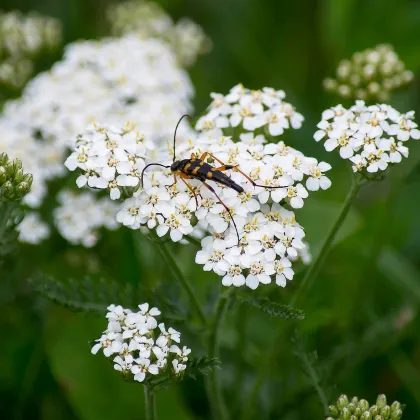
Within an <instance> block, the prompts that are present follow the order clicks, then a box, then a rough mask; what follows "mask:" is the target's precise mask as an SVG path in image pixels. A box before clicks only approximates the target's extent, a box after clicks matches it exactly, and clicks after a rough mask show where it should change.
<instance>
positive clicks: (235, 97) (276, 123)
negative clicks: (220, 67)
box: [196, 84, 304, 136]
mask: <svg viewBox="0 0 420 420" xmlns="http://www.w3.org/2000/svg"><path fill="white" fill-rule="evenodd" d="M211 97H212V98H213V102H212V103H211V104H210V106H209V109H208V112H207V114H205V115H203V116H202V117H201V118H200V119H199V120H198V121H197V125H196V129H197V130H199V131H212V130H215V129H224V128H228V127H238V126H240V125H242V126H243V128H244V129H245V130H247V131H255V130H257V129H259V128H262V127H265V128H266V130H267V133H268V134H269V135H271V136H279V135H281V134H283V132H284V130H286V129H288V128H290V127H292V128H294V129H298V128H301V126H302V122H303V120H304V118H303V116H302V114H299V113H298V112H296V110H295V108H294V107H293V106H292V105H291V104H289V103H288V102H285V101H284V98H285V97H286V94H285V93H284V91H282V90H277V91H276V90H274V89H273V88H267V87H266V88H263V89H262V90H250V89H246V88H244V87H243V86H242V85H241V84H239V85H236V86H234V87H233V88H232V89H231V90H230V92H229V93H228V94H227V95H226V96H223V95H222V94H220V93H212V94H211Z"/></svg>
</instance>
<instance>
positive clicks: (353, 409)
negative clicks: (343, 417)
mask: <svg viewBox="0 0 420 420" xmlns="http://www.w3.org/2000/svg"><path fill="white" fill-rule="evenodd" d="M347 408H348V409H349V410H350V413H354V412H355V410H356V406H355V405H354V404H353V403H352V402H351V403H350V404H349V405H348V406H347Z"/></svg>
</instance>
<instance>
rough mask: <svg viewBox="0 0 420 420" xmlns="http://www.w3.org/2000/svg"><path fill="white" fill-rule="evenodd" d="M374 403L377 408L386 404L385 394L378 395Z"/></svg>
mask: <svg viewBox="0 0 420 420" xmlns="http://www.w3.org/2000/svg"><path fill="white" fill-rule="evenodd" d="M376 405H377V406H378V408H379V409H381V408H383V407H385V406H386V396H385V395H384V394H380V395H378V398H377V399H376Z"/></svg>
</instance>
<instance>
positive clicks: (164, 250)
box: [155, 241, 207, 325]
mask: <svg viewBox="0 0 420 420" xmlns="http://www.w3.org/2000/svg"><path fill="white" fill-rule="evenodd" d="M155 243H156V247H157V249H158V251H159V253H160V255H161V256H162V258H163V259H164V261H165V263H166V264H167V265H168V266H169V268H170V270H171V271H172V273H173V275H174V277H175V278H176V280H177V281H178V282H179V284H180V285H181V287H182V288H183V289H184V290H185V292H186V293H187V295H188V297H189V299H190V301H191V303H192V305H193V307H194V310H195V312H197V315H198V316H199V317H200V321H201V322H202V323H203V324H204V325H206V323H207V319H206V315H205V314H204V311H203V309H202V308H201V305H200V302H199V301H198V298H197V296H196V295H195V293H194V290H193V289H192V287H191V285H190V284H189V282H188V280H187V279H186V278H185V277H184V275H183V274H182V271H181V269H180V268H179V267H178V264H177V263H176V261H175V260H174V258H173V256H172V254H171V252H170V251H169V249H168V247H167V246H166V244H165V242H163V241H159V243H157V242H155Z"/></svg>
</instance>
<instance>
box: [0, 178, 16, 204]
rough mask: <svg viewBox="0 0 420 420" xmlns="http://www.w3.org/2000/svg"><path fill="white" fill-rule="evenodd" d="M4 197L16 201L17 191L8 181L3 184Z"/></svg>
mask: <svg viewBox="0 0 420 420" xmlns="http://www.w3.org/2000/svg"><path fill="white" fill-rule="evenodd" d="M1 193H2V197H4V198H5V199H7V200H14V199H15V191H14V188H13V184H12V183H11V182H10V181H6V182H5V183H4V184H3V188H2V192H1Z"/></svg>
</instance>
